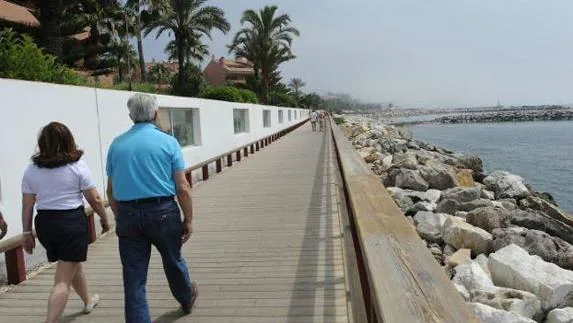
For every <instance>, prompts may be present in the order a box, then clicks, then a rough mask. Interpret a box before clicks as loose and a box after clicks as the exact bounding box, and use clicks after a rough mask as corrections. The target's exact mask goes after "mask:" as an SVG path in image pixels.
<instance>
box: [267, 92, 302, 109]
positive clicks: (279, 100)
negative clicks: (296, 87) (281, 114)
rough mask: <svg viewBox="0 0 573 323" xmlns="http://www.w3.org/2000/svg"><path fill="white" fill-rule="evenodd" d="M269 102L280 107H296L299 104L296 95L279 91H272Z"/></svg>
mask: <svg viewBox="0 0 573 323" xmlns="http://www.w3.org/2000/svg"><path fill="white" fill-rule="evenodd" d="M269 103H270V104H271V105H275V106H278V107H289V108H294V107H296V106H297V103H296V98H295V97H294V96H292V95H288V94H285V93H278V92H274V93H271V95H270V102H269Z"/></svg>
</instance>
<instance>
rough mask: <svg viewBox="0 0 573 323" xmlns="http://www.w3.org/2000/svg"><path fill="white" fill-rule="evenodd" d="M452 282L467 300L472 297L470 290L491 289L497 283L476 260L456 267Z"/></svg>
mask: <svg viewBox="0 0 573 323" xmlns="http://www.w3.org/2000/svg"><path fill="white" fill-rule="evenodd" d="M452 283H453V284H454V286H455V287H456V289H457V290H458V291H459V292H460V294H462V297H463V298H464V299H465V300H466V301H467V300H469V299H470V291H473V290H491V289H495V285H494V284H493V281H492V280H491V277H490V276H489V275H488V274H487V273H486V272H485V271H484V270H483V269H482V268H481V267H480V266H479V265H478V264H477V263H476V262H474V261H471V260H470V261H466V262H464V263H461V264H459V265H458V266H457V267H456V268H455V275H454V278H453V279H452Z"/></svg>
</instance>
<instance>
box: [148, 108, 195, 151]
mask: <svg viewBox="0 0 573 323" xmlns="http://www.w3.org/2000/svg"><path fill="white" fill-rule="evenodd" d="M157 126H158V127H159V128H160V129H161V130H163V131H164V132H165V133H167V134H170V135H172V136H173V137H175V139H177V141H178V142H179V145H181V147H185V146H200V145H201V140H200V138H201V132H200V123H199V109H172V108H159V112H158V115H157Z"/></svg>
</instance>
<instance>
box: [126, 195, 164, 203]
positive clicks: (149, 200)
mask: <svg viewBox="0 0 573 323" xmlns="http://www.w3.org/2000/svg"><path fill="white" fill-rule="evenodd" d="M173 200H174V197H173V195H171V196H156V197H148V198H144V199H137V200H130V201H119V203H121V204H150V203H153V204H161V203H164V202H169V201H173Z"/></svg>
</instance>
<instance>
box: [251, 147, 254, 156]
mask: <svg viewBox="0 0 573 323" xmlns="http://www.w3.org/2000/svg"><path fill="white" fill-rule="evenodd" d="M254 153H255V145H251V154H254Z"/></svg>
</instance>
